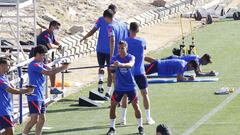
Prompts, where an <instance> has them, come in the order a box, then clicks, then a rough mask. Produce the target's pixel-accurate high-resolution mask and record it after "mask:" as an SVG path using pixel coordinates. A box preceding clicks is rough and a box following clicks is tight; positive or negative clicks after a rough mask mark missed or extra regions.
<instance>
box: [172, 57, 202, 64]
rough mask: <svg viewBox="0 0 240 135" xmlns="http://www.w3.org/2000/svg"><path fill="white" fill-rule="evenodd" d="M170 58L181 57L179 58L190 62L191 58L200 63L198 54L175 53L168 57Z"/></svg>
mask: <svg viewBox="0 0 240 135" xmlns="http://www.w3.org/2000/svg"><path fill="white" fill-rule="evenodd" d="M170 59H181V60H185V61H187V62H190V61H192V60H196V61H197V63H198V64H200V65H201V64H202V62H201V60H200V57H199V56H198V55H185V56H176V55H172V56H171V57H170Z"/></svg>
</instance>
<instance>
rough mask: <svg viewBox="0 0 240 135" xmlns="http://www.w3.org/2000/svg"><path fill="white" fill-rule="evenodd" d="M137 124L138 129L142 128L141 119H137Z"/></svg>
mask: <svg viewBox="0 0 240 135" xmlns="http://www.w3.org/2000/svg"><path fill="white" fill-rule="evenodd" d="M137 124H138V127H142V126H143V123H142V118H139V119H137Z"/></svg>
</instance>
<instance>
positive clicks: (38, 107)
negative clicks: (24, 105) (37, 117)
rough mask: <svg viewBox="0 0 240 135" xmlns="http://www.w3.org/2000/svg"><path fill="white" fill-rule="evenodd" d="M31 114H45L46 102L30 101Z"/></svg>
mask: <svg viewBox="0 0 240 135" xmlns="http://www.w3.org/2000/svg"><path fill="white" fill-rule="evenodd" d="M28 108H29V113H30V114H33V113H38V114H43V113H45V111H46V107H45V103H44V101H28Z"/></svg>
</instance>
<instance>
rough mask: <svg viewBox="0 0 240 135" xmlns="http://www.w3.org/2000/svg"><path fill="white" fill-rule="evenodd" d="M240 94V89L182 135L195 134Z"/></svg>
mask: <svg viewBox="0 0 240 135" xmlns="http://www.w3.org/2000/svg"><path fill="white" fill-rule="evenodd" d="M239 93H240V89H238V90H237V91H236V92H234V93H232V94H231V95H230V96H228V97H227V98H226V99H225V100H224V101H223V102H221V103H220V104H219V105H218V106H217V107H215V108H214V109H213V110H211V111H210V112H209V113H207V114H206V115H204V116H203V117H202V118H201V119H200V120H199V121H197V122H196V123H195V124H194V125H193V126H192V127H190V128H189V129H187V130H186V131H185V132H184V133H183V134H182V135H190V134H191V133H193V132H194V131H195V130H196V129H197V128H199V127H200V126H201V125H202V124H204V123H205V122H206V121H208V119H209V118H210V117H212V116H213V115H215V114H216V113H217V112H218V111H220V110H221V109H223V108H224V107H225V106H226V105H227V104H228V103H230V102H231V101H232V100H233V99H234V98H235V97H236V96H237V95H238V94H239Z"/></svg>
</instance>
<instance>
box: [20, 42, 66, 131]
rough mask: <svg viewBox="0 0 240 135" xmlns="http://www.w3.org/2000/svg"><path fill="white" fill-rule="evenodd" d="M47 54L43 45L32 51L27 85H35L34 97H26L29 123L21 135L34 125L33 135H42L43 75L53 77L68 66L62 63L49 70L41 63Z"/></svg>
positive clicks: (43, 114) (44, 109)
mask: <svg viewBox="0 0 240 135" xmlns="http://www.w3.org/2000/svg"><path fill="white" fill-rule="evenodd" d="M45 53H47V48H46V47H45V46H43V45H38V46H37V47H35V49H34V60H33V61H32V62H31V63H30V64H29V65H28V78H29V84H30V85H35V86H36V88H35V89H34V92H33V94H34V95H28V96H27V100H28V107H29V113H30V121H28V122H27V124H26V126H25V129H24V131H23V135H27V134H28V133H29V132H30V130H31V128H32V127H33V126H34V125H36V128H35V135H40V134H41V133H42V127H43V125H44V123H45V119H46V118H45V113H46V108H45V103H44V100H45V93H44V82H45V77H44V75H55V74H56V73H59V72H61V71H63V70H65V69H67V67H68V64H67V63H64V64H63V65H62V66H60V67H57V68H54V69H50V68H49V67H47V66H46V65H45V64H44V63H43V61H44V57H45Z"/></svg>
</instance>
